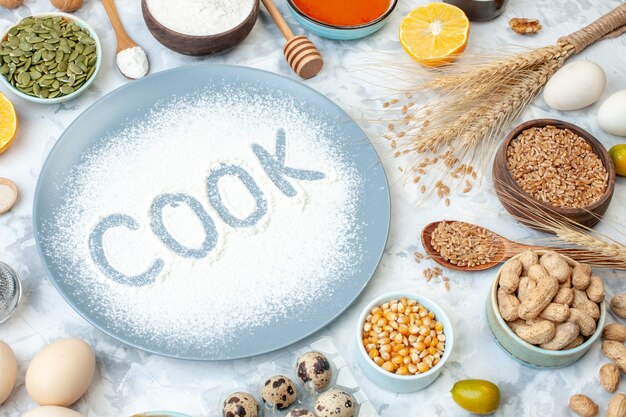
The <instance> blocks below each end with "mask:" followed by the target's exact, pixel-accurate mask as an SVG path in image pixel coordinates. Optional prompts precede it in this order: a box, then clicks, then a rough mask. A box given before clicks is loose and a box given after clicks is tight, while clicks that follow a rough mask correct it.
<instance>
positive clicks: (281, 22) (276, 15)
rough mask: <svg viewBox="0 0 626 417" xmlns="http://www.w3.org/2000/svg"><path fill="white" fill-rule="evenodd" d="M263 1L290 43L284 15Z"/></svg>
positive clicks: (290, 36) (289, 30)
mask: <svg viewBox="0 0 626 417" xmlns="http://www.w3.org/2000/svg"><path fill="white" fill-rule="evenodd" d="M103 1H104V0H103ZM261 1H262V2H263V5H264V6H265V8H266V9H267V11H268V12H269V14H270V16H272V19H273V20H274V23H276V26H278V29H280V31H281V33H282V34H283V36H284V37H285V39H287V40H288V41H290V40H291V39H292V38H293V37H294V34H293V32H292V31H291V28H290V27H289V25H288V24H287V22H285V18H284V17H283V15H282V14H280V11H279V10H278V9H277V8H276V5H275V4H274V2H273V1H272V0H261Z"/></svg>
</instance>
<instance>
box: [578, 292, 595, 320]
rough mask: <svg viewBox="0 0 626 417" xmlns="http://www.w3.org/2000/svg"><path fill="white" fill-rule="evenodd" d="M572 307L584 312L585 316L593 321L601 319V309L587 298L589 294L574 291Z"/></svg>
mask: <svg viewBox="0 0 626 417" xmlns="http://www.w3.org/2000/svg"><path fill="white" fill-rule="evenodd" d="M572 307H574V308H577V309H578V310H581V311H584V312H585V314H587V315H588V316H589V317H591V318H592V319H595V320H597V319H599V318H600V307H598V304H596V303H594V302H593V301H591V300H590V299H589V298H587V293H586V292H584V291H581V290H576V289H575V290H574V302H573V303H572Z"/></svg>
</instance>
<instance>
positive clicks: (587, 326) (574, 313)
mask: <svg viewBox="0 0 626 417" xmlns="http://www.w3.org/2000/svg"><path fill="white" fill-rule="evenodd" d="M568 320H569V321H571V322H574V323H577V324H578V325H579V326H580V334H582V335H583V336H586V337H588V336H591V335H592V334H594V333H595V331H596V321H595V320H594V319H592V318H591V317H589V316H588V315H587V314H585V312H584V311H582V310H579V309H577V308H570V309H569V319H568Z"/></svg>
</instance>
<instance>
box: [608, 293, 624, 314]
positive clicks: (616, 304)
mask: <svg viewBox="0 0 626 417" xmlns="http://www.w3.org/2000/svg"><path fill="white" fill-rule="evenodd" d="M611 310H612V311H613V313H615V314H617V315H618V316H620V317H621V318H623V319H626V293H624V294H618V295H616V296H614V297H613V298H611Z"/></svg>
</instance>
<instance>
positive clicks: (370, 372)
mask: <svg viewBox="0 0 626 417" xmlns="http://www.w3.org/2000/svg"><path fill="white" fill-rule="evenodd" d="M402 297H405V298H408V299H411V300H415V301H417V302H418V303H420V304H421V305H423V306H424V307H426V308H427V309H428V310H430V311H432V312H433V313H435V319H436V320H437V321H440V322H441V323H442V324H443V333H444V334H445V335H446V346H445V349H444V352H443V356H442V357H441V360H440V361H439V363H437V365H435V366H434V367H433V368H432V369H431V370H430V371H428V372H424V373H423V374H417V375H396V374H393V373H391V372H387V371H385V370H384V369H382V368H381V367H379V366H378V365H376V363H374V361H373V360H372V359H371V358H370V357H369V355H368V354H367V352H366V351H365V347H364V346H363V341H362V331H363V324H364V323H365V319H366V318H367V315H368V314H369V313H370V311H371V310H372V308H374V307H376V306H378V305H381V304H384V303H386V302H387V301H390V300H398V299H400V298H402ZM356 342H357V343H356V344H357V352H356V358H357V363H358V364H359V366H360V367H361V369H362V370H363V373H364V374H365V376H367V377H368V379H370V380H371V381H372V382H374V383H375V384H376V385H378V386H380V387H381V388H383V389H386V390H388V391H393V392H397V393H406V392H414V391H419V390H422V389H424V388H426V387H427V386H429V385H430V384H432V383H433V382H435V380H436V379H437V377H438V376H439V375H440V374H441V372H442V371H443V367H444V365H445V363H446V361H447V360H448V358H449V357H450V353H452V349H453V346H454V335H453V332H452V323H451V322H450V319H449V318H448V316H447V315H446V313H445V312H444V311H443V309H442V308H441V307H440V306H439V305H438V304H436V303H435V302H434V301H432V300H430V299H428V298H426V297H424V296H422V295H419V294H416V293H411V292H406V291H398V292H392V293H389V294H385V295H383V296H380V297H378V298H376V299H374V300H373V301H372V302H371V303H369V304H368V306H367V307H366V308H365V310H364V311H363V313H361V316H360V317H359V321H358V323H357V327H356Z"/></svg>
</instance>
